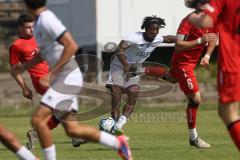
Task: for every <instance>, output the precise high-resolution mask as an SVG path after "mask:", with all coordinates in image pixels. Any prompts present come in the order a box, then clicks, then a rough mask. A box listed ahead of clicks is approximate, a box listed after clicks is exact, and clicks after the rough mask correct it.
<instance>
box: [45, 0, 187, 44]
mask: <svg viewBox="0 0 240 160" xmlns="http://www.w3.org/2000/svg"><path fill="white" fill-rule="evenodd" d="M48 6H49V8H50V9H52V10H53V11H54V12H55V13H56V14H57V15H58V16H59V17H60V18H61V19H62V21H63V23H64V24H65V25H66V26H67V27H68V28H69V30H70V31H71V32H72V33H73V35H74V37H75V38H76V39H77V41H78V43H79V44H80V45H88V46H89V45H90V46H91V45H96V44H98V45H104V44H105V43H107V42H110V41H113V42H119V41H120V39H121V38H122V37H123V36H125V35H126V34H127V33H129V32H134V31H140V26H141V23H142V19H143V17H145V16H151V15H157V16H159V17H161V18H164V19H165V21H166V24H167V26H166V28H164V29H162V30H161V33H162V34H163V35H167V34H173V35H175V34H176V30H177V27H178V25H179V23H180V21H181V19H182V18H183V17H184V16H186V15H187V14H188V13H189V12H190V10H188V9H187V8H186V7H185V6H184V1H183V0H48Z"/></svg>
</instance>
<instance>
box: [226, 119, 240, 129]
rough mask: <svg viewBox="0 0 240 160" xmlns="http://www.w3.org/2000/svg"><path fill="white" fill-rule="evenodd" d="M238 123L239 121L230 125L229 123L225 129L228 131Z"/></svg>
mask: <svg viewBox="0 0 240 160" xmlns="http://www.w3.org/2000/svg"><path fill="white" fill-rule="evenodd" d="M238 122H240V119H239V120H236V121H234V122H232V123H230V124H229V125H228V126H227V129H228V130H230V129H231V128H232V126H234V125H235V124H236V123H238Z"/></svg>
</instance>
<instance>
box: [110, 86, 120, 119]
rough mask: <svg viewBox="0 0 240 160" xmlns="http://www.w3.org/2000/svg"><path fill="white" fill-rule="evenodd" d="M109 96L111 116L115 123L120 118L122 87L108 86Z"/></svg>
mask: <svg viewBox="0 0 240 160" xmlns="http://www.w3.org/2000/svg"><path fill="white" fill-rule="evenodd" d="M109 90H110V94H111V101H112V102H111V105H112V106H111V116H112V118H113V119H114V120H115V121H117V120H118V119H119V117H120V107H121V94H122V87H121V86H117V85H111V86H109Z"/></svg>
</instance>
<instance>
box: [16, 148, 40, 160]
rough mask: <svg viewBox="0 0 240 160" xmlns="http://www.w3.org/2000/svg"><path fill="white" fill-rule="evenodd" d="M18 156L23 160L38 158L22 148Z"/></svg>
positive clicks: (17, 153)
mask: <svg viewBox="0 0 240 160" xmlns="http://www.w3.org/2000/svg"><path fill="white" fill-rule="evenodd" d="M16 156H17V157H18V158H19V159H21V160H36V157H35V156H34V155H33V154H32V152H30V151H29V150H28V149H27V148H26V147H24V146H22V147H21V148H20V149H19V150H18V151H17V152H16Z"/></svg>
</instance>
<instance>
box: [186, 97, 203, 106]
mask: <svg viewBox="0 0 240 160" xmlns="http://www.w3.org/2000/svg"><path fill="white" fill-rule="evenodd" d="M200 102H201V99H199V98H188V104H189V105H190V106H191V107H195V108H197V107H198V106H199V104H200Z"/></svg>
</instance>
